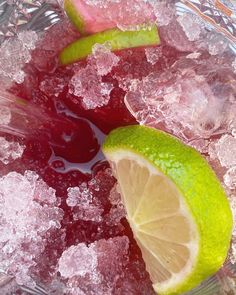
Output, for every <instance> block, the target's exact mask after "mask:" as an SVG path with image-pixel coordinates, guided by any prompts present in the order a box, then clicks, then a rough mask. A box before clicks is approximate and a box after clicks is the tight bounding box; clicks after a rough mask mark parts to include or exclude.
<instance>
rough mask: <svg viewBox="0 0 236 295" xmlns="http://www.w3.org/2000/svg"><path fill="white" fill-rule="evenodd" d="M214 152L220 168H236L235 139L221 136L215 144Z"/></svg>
mask: <svg viewBox="0 0 236 295" xmlns="http://www.w3.org/2000/svg"><path fill="white" fill-rule="evenodd" d="M215 152H216V155H217V157H218V159H219V161H220V163H221V165H222V166H224V167H227V168H230V167H232V166H236V158H235V154H236V138H235V137H234V136H232V135H228V134H226V135H223V136H222V137H221V138H220V139H219V141H218V142H217V143H216V144H215Z"/></svg>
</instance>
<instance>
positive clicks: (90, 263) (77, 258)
mask: <svg viewBox="0 0 236 295" xmlns="http://www.w3.org/2000/svg"><path fill="white" fill-rule="evenodd" d="M128 249H129V240H128V238H127V237H126V236H123V237H115V238H110V239H108V240H105V239H103V240H99V241H96V242H94V243H91V244H89V245H87V246H86V245H85V244H84V243H80V244H78V245H76V246H71V247H70V248H69V249H67V250H66V251H64V252H63V254H62V256H61V258H60V260H59V269H58V270H59V272H60V273H61V275H62V276H63V277H65V278H67V279H69V280H68V283H67V287H68V293H69V294H86V295H92V294H94V295H95V294H97V295H102V294H107V295H110V294H113V293H112V290H113V291H114V288H115V284H116V281H117V280H118V279H119V277H121V276H122V273H123V270H124V269H125V266H126V265H127V262H128V256H127V255H128ZM75 290H77V292H78V293H76V292H75V293H74V291H75Z"/></svg>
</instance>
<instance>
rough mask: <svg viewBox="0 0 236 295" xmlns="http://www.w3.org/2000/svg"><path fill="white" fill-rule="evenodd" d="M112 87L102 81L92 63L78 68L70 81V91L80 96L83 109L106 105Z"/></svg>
mask: <svg viewBox="0 0 236 295" xmlns="http://www.w3.org/2000/svg"><path fill="white" fill-rule="evenodd" d="M112 89H113V86H112V84H111V83H105V82H102V77H101V76H100V75H99V74H98V73H97V71H96V69H95V68H94V66H92V65H87V66H86V67H85V68H83V69H80V70H78V72H76V73H75V75H74V76H73V77H72V79H71V81H70V92H71V93H73V94H74V95H75V96H78V97H81V98H82V101H83V105H84V108H85V109H95V108H97V107H101V106H103V105H106V104H107V103H108V102H109V99H110V93H111V91H112Z"/></svg>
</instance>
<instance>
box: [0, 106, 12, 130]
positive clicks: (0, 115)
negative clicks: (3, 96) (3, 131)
mask: <svg viewBox="0 0 236 295" xmlns="http://www.w3.org/2000/svg"><path fill="white" fill-rule="evenodd" d="M10 122H11V111H10V109H9V108H8V107H6V106H2V105H0V125H8V124H9V123H10Z"/></svg>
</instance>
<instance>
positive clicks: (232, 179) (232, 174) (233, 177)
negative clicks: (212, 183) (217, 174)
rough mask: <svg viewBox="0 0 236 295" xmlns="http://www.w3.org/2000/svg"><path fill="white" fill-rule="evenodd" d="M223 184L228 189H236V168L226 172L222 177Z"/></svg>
mask: <svg viewBox="0 0 236 295" xmlns="http://www.w3.org/2000/svg"><path fill="white" fill-rule="evenodd" d="M224 183H225V185H226V186H227V187H229V188H230V189H232V190H233V189H236V166H233V167H231V168H230V169H228V170H227V172H226V173H225V175H224Z"/></svg>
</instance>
